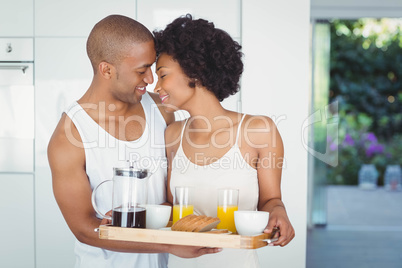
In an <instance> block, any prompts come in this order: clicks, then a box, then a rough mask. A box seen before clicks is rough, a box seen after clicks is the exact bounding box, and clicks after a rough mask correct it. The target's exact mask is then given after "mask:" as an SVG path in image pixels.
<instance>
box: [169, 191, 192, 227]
mask: <svg viewBox="0 0 402 268" xmlns="http://www.w3.org/2000/svg"><path fill="white" fill-rule="evenodd" d="M173 197H174V198H173V224H174V223H175V222H176V221H178V220H180V219H181V218H183V217H185V216H187V215H190V214H193V213H194V205H193V203H192V200H191V189H190V187H185V186H177V187H175V191H174V196H173Z"/></svg>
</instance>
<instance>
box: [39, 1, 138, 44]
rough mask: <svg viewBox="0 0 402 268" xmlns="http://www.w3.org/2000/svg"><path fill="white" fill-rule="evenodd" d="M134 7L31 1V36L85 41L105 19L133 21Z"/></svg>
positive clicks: (113, 3) (120, 3) (114, 3)
mask: <svg viewBox="0 0 402 268" xmlns="http://www.w3.org/2000/svg"><path fill="white" fill-rule="evenodd" d="M135 6H136V1H135V0H116V1H107V0H86V1H80V0H69V1H54V0H35V35H36V36H37V37H57V36H69V37H72V36H80V37H86V36H88V35H89V33H90V31H91V29H92V27H93V26H94V25H95V24H96V23H97V22H98V21H99V20H101V19H102V18H104V17H106V16H107V15H111V14H121V15H125V16H128V17H132V18H134V17H135V12H136V8H135Z"/></svg>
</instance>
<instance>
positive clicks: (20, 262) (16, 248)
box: [0, 173, 35, 268]
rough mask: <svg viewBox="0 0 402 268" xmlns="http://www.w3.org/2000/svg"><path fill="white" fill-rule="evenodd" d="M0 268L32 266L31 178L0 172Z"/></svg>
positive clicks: (32, 181)
mask: <svg viewBox="0 0 402 268" xmlns="http://www.w3.org/2000/svg"><path fill="white" fill-rule="evenodd" d="M0 185H1V187H0V211H1V214H2V216H3V219H2V220H1V221H0V230H1V239H0V249H1V264H0V266H1V267H21V268H30V267H32V268H33V267H34V264H35V249H34V246H35V241H34V175H33V174H23V173H20V174H16V173H13V174H12V173H0Z"/></svg>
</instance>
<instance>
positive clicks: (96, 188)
mask: <svg viewBox="0 0 402 268" xmlns="http://www.w3.org/2000/svg"><path fill="white" fill-rule="evenodd" d="M105 182H113V180H106V181H103V182H101V183H99V184H98V186H96V187H95V189H94V190H93V192H92V197H91V201H92V206H93V207H94V209H95V211H96V212H97V213H98V214H99V215H101V216H102V218H105V219H108V220H112V217H110V216H108V215H105V214H103V213H102V212H100V211H99V209H98V207H97V205H96V190H98V188H99V187H100V186H101V185H102V184H104V183H105Z"/></svg>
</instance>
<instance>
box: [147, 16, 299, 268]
mask: <svg viewBox="0 0 402 268" xmlns="http://www.w3.org/2000/svg"><path fill="white" fill-rule="evenodd" d="M154 35H155V40H156V50H157V54H158V60H157V64H156V73H157V75H158V83H157V85H156V87H155V92H157V93H158V94H159V97H160V98H161V100H162V103H163V105H164V107H165V110H166V111H170V112H173V111H175V110H186V111H188V112H189V113H190V118H189V119H188V120H184V121H179V122H175V123H173V124H171V125H170V126H169V127H168V128H167V129H166V132H165V140H166V146H167V156H168V162H169V166H168V185H169V190H170V191H168V201H169V202H170V203H172V202H173V197H172V194H173V193H174V188H175V186H192V187H193V188H195V189H196V191H194V192H193V193H192V194H193V203H194V213H195V214H200V215H207V216H216V213H217V212H216V210H217V198H216V194H217V189H219V188H237V189H239V210H256V209H257V210H263V211H268V212H269V213H270V218H269V222H268V225H267V227H266V230H265V232H271V231H272V230H273V228H274V227H278V228H279V230H280V236H279V239H278V241H277V242H274V243H273V244H272V245H279V246H285V245H286V244H288V243H289V242H290V241H291V240H292V239H293V237H294V230H293V227H292V225H291V223H290V221H289V219H288V216H287V214H286V210H285V207H284V204H283V203H282V201H281V190H280V182H281V173H282V164H283V154H284V152H283V144H282V140H281V137H280V135H279V132H278V130H277V128H276V126H275V124H274V122H273V121H272V120H271V119H270V118H268V117H265V116H252V115H246V114H240V113H237V112H234V111H229V110H226V109H224V108H223V107H222V105H221V103H220V101H222V100H223V99H225V98H227V97H229V96H230V95H232V94H235V93H236V92H237V91H238V89H239V79H240V76H241V73H242V72H243V63H242V60H241V57H242V53H241V52H240V49H241V46H240V45H239V44H238V43H237V42H235V41H233V39H232V38H231V37H230V36H229V35H228V34H227V33H226V32H224V31H222V30H220V29H217V28H215V27H214V24H213V23H210V22H208V21H205V20H202V19H199V20H193V19H192V17H191V15H187V16H185V17H181V18H178V19H176V20H174V21H173V22H172V23H171V24H169V25H168V26H167V27H166V29H165V30H162V31H156V32H154ZM176 263H177V266H178V267H190V263H193V264H194V266H196V267H215V266H216V267H242V268H243V267H258V266H259V265H258V258H257V255H256V252H255V251H254V250H235V249H223V251H222V252H220V253H216V254H211V255H205V256H202V257H199V258H196V259H179V258H175V257H174V256H170V260H169V267H172V266H173V265H174V264H176Z"/></svg>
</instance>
